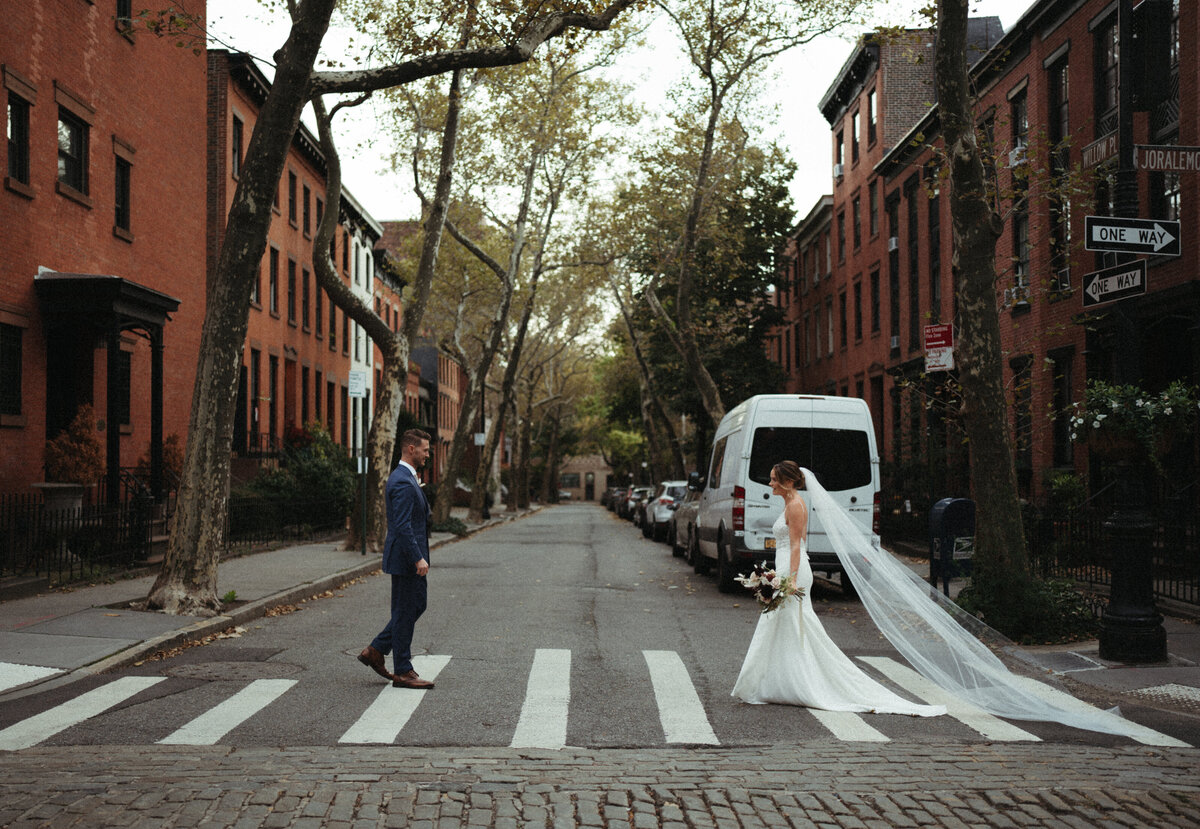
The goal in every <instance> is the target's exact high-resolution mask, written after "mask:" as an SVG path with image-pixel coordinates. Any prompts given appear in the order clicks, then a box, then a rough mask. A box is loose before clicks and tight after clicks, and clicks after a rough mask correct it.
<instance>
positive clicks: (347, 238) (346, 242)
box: [342, 230, 350, 273]
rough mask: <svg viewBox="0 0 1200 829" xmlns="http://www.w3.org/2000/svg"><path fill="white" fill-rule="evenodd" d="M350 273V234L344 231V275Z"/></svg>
mask: <svg viewBox="0 0 1200 829" xmlns="http://www.w3.org/2000/svg"><path fill="white" fill-rule="evenodd" d="M349 272H350V234H349V233H347V232H346V231H344V230H343V231H342V273H349Z"/></svg>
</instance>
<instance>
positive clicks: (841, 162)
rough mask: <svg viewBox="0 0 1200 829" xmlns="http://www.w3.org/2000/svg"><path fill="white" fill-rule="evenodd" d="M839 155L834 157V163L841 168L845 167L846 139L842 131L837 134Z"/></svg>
mask: <svg viewBox="0 0 1200 829" xmlns="http://www.w3.org/2000/svg"><path fill="white" fill-rule="evenodd" d="M836 146H837V153H836V154H835V156H834V161H833V163H834V164H836V165H838V166H839V167H844V166H845V164H846V139H845V136H844V135H843V133H842V131H841V130H838V134H837V145H836Z"/></svg>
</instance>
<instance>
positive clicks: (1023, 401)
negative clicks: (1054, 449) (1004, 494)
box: [1009, 354, 1033, 497]
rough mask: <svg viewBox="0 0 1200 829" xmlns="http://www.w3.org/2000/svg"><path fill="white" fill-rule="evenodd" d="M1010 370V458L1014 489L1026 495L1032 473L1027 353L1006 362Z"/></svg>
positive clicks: (1030, 370)
mask: <svg viewBox="0 0 1200 829" xmlns="http://www.w3.org/2000/svg"><path fill="white" fill-rule="evenodd" d="M1009 367H1010V368H1011V369H1012V372H1013V400H1012V412H1013V437H1014V438H1015V440H1014V445H1013V456H1014V457H1013V460H1014V461H1015V462H1016V467H1017V488H1018V490H1020V492H1021V495H1022V497H1027V496H1028V492H1029V483H1030V481H1031V478H1032V475H1033V358H1032V357H1030V356H1029V355H1028V354H1023V355H1021V356H1019V357H1014V358H1013V359H1012V360H1010V361H1009Z"/></svg>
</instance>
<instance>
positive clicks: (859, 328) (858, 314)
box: [854, 280, 863, 342]
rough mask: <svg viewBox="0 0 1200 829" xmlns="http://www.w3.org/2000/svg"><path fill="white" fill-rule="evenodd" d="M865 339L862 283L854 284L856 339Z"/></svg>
mask: <svg viewBox="0 0 1200 829" xmlns="http://www.w3.org/2000/svg"><path fill="white" fill-rule="evenodd" d="M862 338H863V316H862V281H861V280H860V281H858V282H855V283H854V339H855V341H856V342H857V341H858V340H861V339H862Z"/></svg>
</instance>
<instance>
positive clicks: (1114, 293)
mask: <svg viewBox="0 0 1200 829" xmlns="http://www.w3.org/2000/svg"><path fill="white" fill-rule="evenodd" d="M1144 293H1146V260H1145V259H1139V260H1137V261H1136V262H1130V263H1129V264H1128V265H1117V266H1116V267H1115V268H1105V269H1104V270H1102V271H1095V272H1094V273H1089V274H1087V275H1086V276H1084V277H1083V307H1084V308H1090V307H1092V306H1093V305H1101V304H1103V303H1105V302H1113V301H1115V300H1118V299H1125V298H1126V297H1131V296H1137V295H1138V294H1144Z"/></svg>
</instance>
